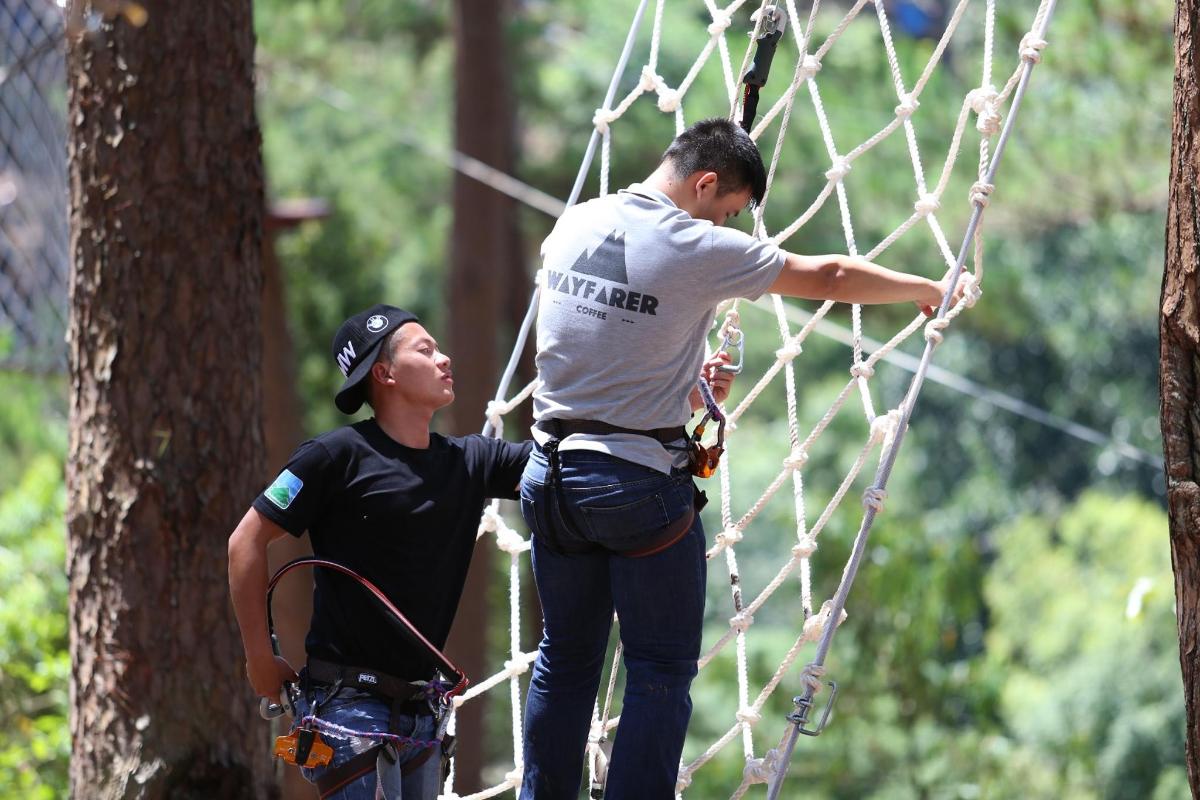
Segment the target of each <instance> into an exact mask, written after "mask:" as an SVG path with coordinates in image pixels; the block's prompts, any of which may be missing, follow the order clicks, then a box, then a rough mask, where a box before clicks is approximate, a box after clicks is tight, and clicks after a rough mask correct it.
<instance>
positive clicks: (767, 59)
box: [741, 5, 787, 133]
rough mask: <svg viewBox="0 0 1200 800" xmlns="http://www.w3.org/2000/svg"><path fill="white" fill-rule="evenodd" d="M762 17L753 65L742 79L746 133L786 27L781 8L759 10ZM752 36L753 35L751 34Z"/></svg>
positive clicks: (743, 115) (785, 16)
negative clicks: (759, 92) (759, 91)
mask: <svg viewBox="0 0 1200 800" xmlns="http://www.w3.org/2000/svg"><path fill="white" fill-rule="evenodd" d="M756 13H761V14H762V15H763V17H762V20H761V25H760V27H759V32H758V39H757V40H756V44H757V48H756V49H755V51H754V63H753V64H751V65H750V69H749V70H748V71H747V72H746V74H745V75H744V76H743V77H742V83H743V84H745V86H746V90H745V92H744V93H743V94H742V122H741V126H742V130H744V131H745V132H746V133H749V132H750V129H751V128H753V127H754V116H755V115H756V114H757V113H758V90H759V89H761V88H762V87H763V86H766V85H767V75H768V74H769V73H770V72H771V61H772V60H773V59H774V58H775V48H776V47H777V46H778V45H779V40H780V39H782V38H783V31H784V29H785V28H786V27H787V12H785V11H784V10H783V8H782V7H780V6H776V5H771V6H764V7H763V8H762V9H761V12H756ZM751 35H752V36H753V34H751Z"/></svg>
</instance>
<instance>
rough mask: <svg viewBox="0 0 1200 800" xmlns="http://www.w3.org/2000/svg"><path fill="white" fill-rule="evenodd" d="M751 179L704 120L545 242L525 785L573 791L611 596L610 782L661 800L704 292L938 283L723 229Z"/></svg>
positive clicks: (534, 793) (682, 630)
mask: <svg viewBox="0 0 1200 800" xmlns="http://www.w3.org/2000/svg"><path fill="white" fill-rule="evenodd" d="M765 188H766V171H765V169H764V167H763V163H762V158H761V156H760V155H759V153H758V148H757V146H756V145H755V144H754V142H753V141H752V140H751V139H750V137H749V136H748V135H747V134H746V133H745V132H744V131H742V130H741V129H740V128H738V127H737V126H736V125H735V124H734V123H732V122H729V121H728V120H723V119H713V120H705V121H703V122H699V123H697V124H695V125H693V126H692V127H691V128H689V129H688V130H686V131H684V132H683V133H682V134H680V135H679V136H678V137H676V139H675V141H674V142H672V144H671V146H670V147H669V148H668V149H667V151H666V153H665V154H664V156H663V159H662V162H661V163H660V164H659V166H658V168H657V169H656V170H655V171H654V172H653V173H652V174H651V175H650V176H649V177H648V178H647V179H646V180H645V181H644V182H642V183H636V184H633V185H632V186H630V187H629V188H628V189H626V190H625V191H622V192H618V193H617V194H615V195H609V196H606V197H602V198H598V199H596V200H592V201H590V202H587V203H583V204H581V205H578V206H575V207H574V208H571V209H570V210H568V211H567V212H566V213H564V214H563V216H562V217H561V218H560V219H559V221H558V223H557V224H556V225H555V227H554V230H553V232H552V233H551V234H550V236H549V237H547V239H546V241H545V243H544V244H543V246H542V258H543V265H542V270H541V273H540V278H539V279H540V281H541V305H540V307H539V309H538V336H537V350H538V352H537V368H538V376H539V378H540V380H541V383H540V386H539V387H538V388H537V390H536V391H535V392H534V419H535V420H536V423H535V426H534V431H533V435H534V439H535V441H536V442H537V445H538V447H537V448H535V450H534V452H533V454H532V455H531V457H530V459H529V462H528V465H527V466H526V470H525V475H524V477H523V478H522V483H521V511H522V514H523V516H524V517H525V520H526V522H528V523H529V526H530V528H531V530H532V531H533V564H534V577H535V579H536V580H537V584H538V592H539V595H540V597H541V601H542V608H543V618H544V620H543V621H544V631H543V639H542V644H541V647H540V649H539V653H538V658H537V662H536V663H535V665H534V673H533V678H532V681H531V685H530V691H529V697H528V701H527V705H526V716H525V732H526V733H525V752H524V765H525V776H524V782H523V785H522V789H521V798H523V800H531V799H532V798H549V799H550V800H557V799H558V798H567V797H571V798H573V797H575V794H576V791H577V789H578V786H579V781H580V776H581V774H582V768H583V752H584V746H585V744H586V737H587V729H588V721H589V718H590V714H591V709H592V704H593V702H594V699H595V693H596V688H597V686H598V682H599V679H600V670H601V664H602V661H603V655H604V650H605V647H606V645H607V642H608V635H609V628H610V626H611V619H612V613H613V610H614V609H615V610H616V612H617V614H618V617H619V619H620V623H621V639H622V642H623V644H624V647H625V656H624V657H625V665H626V671H627V677H626V689H625V698H624V703H623V707H622V711H621V722H620V726H619V728H618V731H617V736H616V740H615V744H614V750H613V754H612V759H611V761H610V764H609V770H608V782H607V794H606V797H608V798H610V799H611V798H618V799H619V798H628V797H636V798H650V799H653V798H659V797H661V798H673V797H674V789H675V778H676V773H677V770H678V765H679V756H680V754H681V752H682V748H683V739H684V735H685V733H686V729H687V721H688V717H689V716H690V712H691V700H690V698H689V697H688V689H689V687H690V685H691V680H692V678H693V677H694V676H695V672H696V659H697V658H698V656H699V653H700V628H701V623H702V619H703V609H704V579H705V561H704V550H705V540H704V532H703V529H702V527H701V524H700V518H699V516H698V515H697V514H696V513H695V512H696V508H695V505H694V501H693V492H694V488H693V486H692V483H691V477H690V475H689V473H688V472H687V470H686V465H687V456H686V444H685V442H684V439H683V437H684V429H683V425H684V424H685V423H686V422H687V421H688V419H689V417H690V416H691V413H692V409H693V408H694V407H695V405H694V402H689V394H690V393H691V392H692V390H693V387H694V384H695V381H696V375H697V374H698V373H699V371H700V368H701V364H702V362H703V360H704V354H705V339H706V336H707V333H708V331H709V329H710V328H711V326H712V323H713V317H714V313H715V308H716V306H717V304H718V303H719V302H720V301H722V300H724V299H726V298H730V297H745V298H749V299H755V298H757V297H759V296H760V295H761V294H763V293H764V292H768V291H770V292H774V293H778V294H784V295H788V296H792V297H802V298H808V299H814V300H838V301H843V302H853V303H891V302H915V303H916V304H917V305H918V306H920V307H921V308H922V309H923V310H924V311H926V313H932V309H933V307H935V306H937V305H938V304H939V303H940V302H941V298H942V296H943V294H944V293H945V291H946V288H947V287H946V284H945V282H944V281H934V280H930V279H928V278H923V277H920V276H915V275H907V274H904V273H900V272H894V271H892V270H888V269H885V268H883V267H880V266H878V265H876V264H873V263H871V262H869V261H866V260H864V259H861V258H853V257H849V256H839V255H829V256H799V255H795V254H792V253H788V252H785V251H783V250H781V249H780V248H778V247H777V246H775V245H773V244H771V243H769V242H764V241H761V240H758V239H755V238H754V237H752V236H749V235H747V234H745V233H742V232H741V231H737V230H733V229H729V228H724V227H721V226H722V225H723V224H724V223H725V222H726V221H727V220H728V219H729V217H731V216H736V215H737V213H738V212H739V211H740V210H741V209H743V208H745V207H746V206H748V205H750V204H751V203H752V202H760V201H761V200H762V197H763V194H764V192H765Z"/></svg>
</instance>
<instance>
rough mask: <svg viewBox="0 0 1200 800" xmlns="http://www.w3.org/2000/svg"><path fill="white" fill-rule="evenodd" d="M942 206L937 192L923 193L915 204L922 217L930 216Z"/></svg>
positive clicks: (914, 206)
mask: <svg viewBox="0 0 1200 800" xmlns="http://www.w3.org/2000/svg"><path fill="white" fill-rule="evenodd" d="M941 207H942V204H941V201H939V200H938V196H937V195H936V194H929V193H926V194H923V195H921V198H920V199H919V200H917V202H916V203H915V204H914V205H913V208H914V209H916V212H917V213H918V214H920V215H921V216H922V217H928V216H929V215H930V214H932V213H933V212H935V211H937V210H938V209H939V208H941Z"/></svg>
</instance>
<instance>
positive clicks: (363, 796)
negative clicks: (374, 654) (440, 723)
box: [296, 687, 442, 800]
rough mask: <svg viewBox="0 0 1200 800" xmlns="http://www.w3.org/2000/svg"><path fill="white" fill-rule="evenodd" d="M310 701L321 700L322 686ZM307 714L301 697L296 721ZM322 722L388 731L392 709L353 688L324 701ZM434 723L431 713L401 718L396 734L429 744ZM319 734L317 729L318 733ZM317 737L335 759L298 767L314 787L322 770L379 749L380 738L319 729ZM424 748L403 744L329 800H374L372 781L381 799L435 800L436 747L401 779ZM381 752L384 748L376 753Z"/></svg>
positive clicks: (437, 778) (437, 786)
mask: <svg viewBox="0 0 1200 800" xmlns="http://www.w3.org/2000/svg"><path fill="white" fill-rule="evenodd" d="M313 691H314V700H315V701H320V700H322V699H323V698H324V697H325V693H326V691H327V689H326V687H316V688H315V689H314V690H313ZM308 713H309V704H308V700H307V698H302V699H301V700H300V702H298V703H297V704H296V717H297V720H299V719H301V718H303V717H304V716H306V715H307V714H308ZM318 716H319V718H320V719H322V720H324V721H326V722H332V723H335V724H337V725H341V726H343V727H346V728H351V729H353V730H358V731H379V732H384V733H386V732H387V731H388V721H389V719H390V717H391V707H390V705H389V704H388V703H386V702H384V701H383V700H381V699H379V698H377V697H375V696H374V695H371V694H367V693H366V692H360V691H358V690H357V689H341V690H339V691H338V693H337V694H336V695H334V696H333V697H332V698H330V699H329V700H328V701H327V702H324V703H322V704H321V707H320V711H319V713H318ZM436 728H437V723H436V722H435V720H434V718H433V715H432V714H420V715H412V714H402V715H400V718H399V719H398V720H397V724H396V732H397V733H398V735H400V736H409V737H411V738H413V739H422V740H430V739H433V738H434V735H435V734H436V733H437V730H436ZM318 730H320V729H318ZM321 739H322V740H323V741H324V742H325V744H327V745H329V746H330V747H332V748H333V760H332V761H330V763H329V766H326V767H314V768H312V769H309V768H302V769H301V772H303V773H304V777H305V778H306V779H307V780H308V781H310V782H312V783H316V782H317V780H318V779H320V777H321V776H322V775H324V774H325V772H326V771H327V770H329V769H332V768H333V767H337V766H339V765H341V764H345V763H346V762H347V761H349V760H350V759H352V758H354V757H355V756H356V755H358V754H359V753H362V752H364V751H366V750H369V749H371V748H372V747H377V746H378V744H379V743H378V740H375V739H368V738H365V737H361V736H355V737H342V736H340V735H338V734H335V733H332V732H325V731H321ZM425 750H426V748H424V747H418V746H416V745H402V746H399V747H397V748H396V749H395V754H396V759H395V761H394V762H393V761H391V760H389V759H388V758H386V757H383V758H380V759H379V761H378V764H379V769H378V771H377V772H368V773H367V774H366V775H363V776H362V777H360V778H356V779H355V780H353V781H351V782H350V783H348V784H346V785H345V786H344V787H342V789H340V790H339V791H337V792H335V793H334V794H331V795H330V796H329V797H328V798H327V800H375V787H376V783H377V782H379V781H381V782H382V789H383V797H384V799H385V800H436V798H437V796H438V790H439V789H441V786H442V751H441V747H440V746H438V745H435V746H434V748H433V753H432V754H431V755H430V756H429V757H428V758H427V759H426V760H425V763H423V764H421V765H420V766H419V767H417V768H416V769H415V770H413V771H412V772H411V773H409V774H408V775H404V776H401V774H400V772H401V769H402V768H403V767H404V765H405V764H407V763H408V762H409V761H412V760H413V759H414V758H417V757H418V756H420V755H423V754H424V753H425ZM380 752H381V753H382V752H383V750H382V749H380Z"/></svg>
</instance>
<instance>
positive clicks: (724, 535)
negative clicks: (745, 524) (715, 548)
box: [717, 528, 742, 547]
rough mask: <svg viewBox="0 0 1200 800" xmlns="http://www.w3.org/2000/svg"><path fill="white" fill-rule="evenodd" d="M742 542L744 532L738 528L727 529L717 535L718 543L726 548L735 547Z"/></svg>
mask: <svg viewBox="0 0 1200 800" xmlns="http://www.w3.org/2000/svg"><path fill="white" fill-rule="evenodd" d="M741 540H742V532H741V531H740V530H739V529H737V528H726V529H725V530H723V531H721V532H720V533H718V534H717V543H718V544H723V545H725V546H727V547H728V546H730V545H735V544H737V543H738V542H740V541H741Z"/></svg>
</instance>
